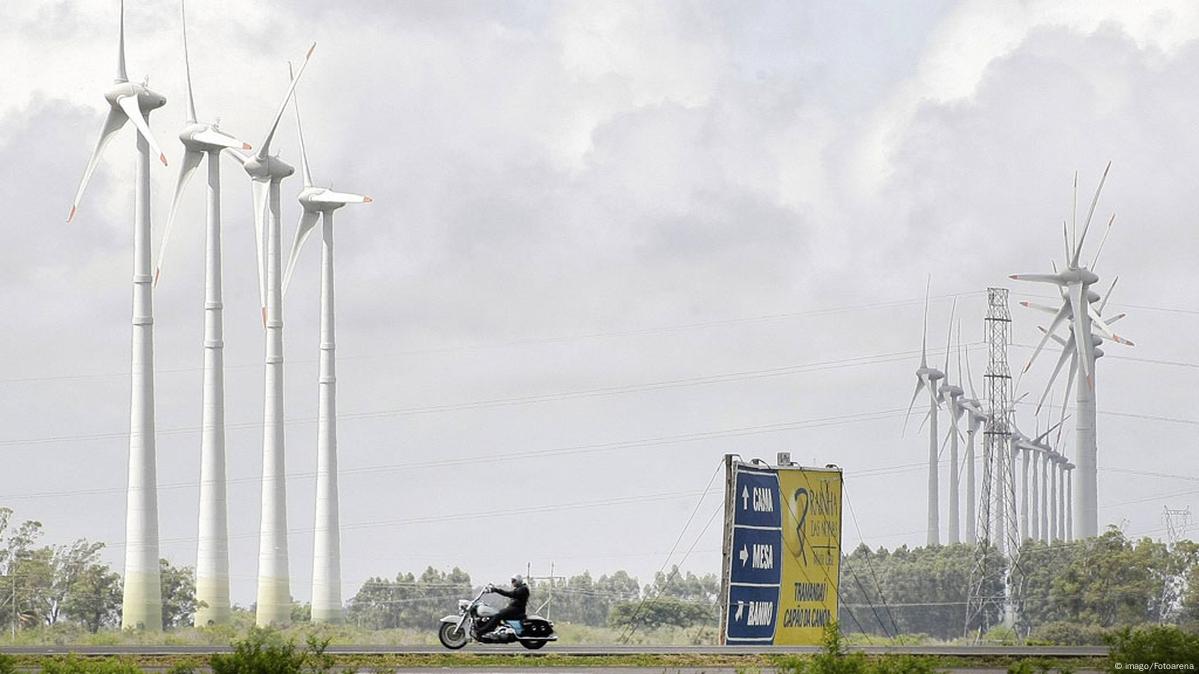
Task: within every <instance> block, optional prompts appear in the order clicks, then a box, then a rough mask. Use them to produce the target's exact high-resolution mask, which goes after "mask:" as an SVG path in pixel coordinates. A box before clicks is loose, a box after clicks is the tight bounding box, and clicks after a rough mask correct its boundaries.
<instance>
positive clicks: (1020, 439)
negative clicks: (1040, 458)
mask: <svg viewBox="0 0 1199 674" xmlns="http://www.w3.org/2000/svg"><path fill="white" fill-rule="evenodd" d="M1064 421H1065V420H1064V419H1063V420H1062V421H1059V422H1058V423H1056V424H1054V425H1053V426H1051V427H1050V428H1048V429H1047V430H1046V431H1045V432H1043V433H1041V434H1039V435H1037V437H1035V438H1030V437H1028V436H1026V435H1024V434H1023V433H1021V432H1020V430H1019V429H1016V428H1015V424H1013V430H1012V447H1013V450H1016V449H1019V450H1020V452H1021V458H1022V462H1021V478H1020V540H1021V541H1023V540H1026V539H1028V538H1033V539H1035V538H1037V529H1038V527H1037V522H1036V518H1037V502H1036V500H1037V482H1036V481H1037V475H1036V462H1037V455H1038V454H1040V453H1046V454H1047V453H1049V452H1052V451H1053V450H1051V449H1050V448H1049V445H1048V444H1046V439H1047V438H1048V437H1049V435H1050V434H1051V433H1053V431H1055V430H1057V428H1058V427H1059V426H1061V425H1062V423H1063V422H1064ZM1013 461H1014V458H1013ZM1030 466H1031V468H1032V489H1031V492H1030V489H1029V468H1030ZM1030 497H1031V498H1030ZM1030 513H1031V514H1030Z"/></svg>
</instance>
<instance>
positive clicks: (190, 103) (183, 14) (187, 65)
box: [179, 0, 196, 124]
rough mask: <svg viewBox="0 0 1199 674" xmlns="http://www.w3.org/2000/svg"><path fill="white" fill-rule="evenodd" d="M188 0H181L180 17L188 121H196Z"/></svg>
mask: <svg viewBox="0 0 1199 674" xmlns="http://www.w3.org/2000/svg"><path fill="white" fill-rule="evenodd" d="M186 4H187V2H186V0H179V19H180V21H181V23H182V24H183V72H184V74H185V75H186V76H187V121H189V122H192V123H193V124H194V123H195V121H196V99H195V96H194V95H193V94H192V66H191V61H190V59H189V58H188V55H187V7H186Z"/></svg>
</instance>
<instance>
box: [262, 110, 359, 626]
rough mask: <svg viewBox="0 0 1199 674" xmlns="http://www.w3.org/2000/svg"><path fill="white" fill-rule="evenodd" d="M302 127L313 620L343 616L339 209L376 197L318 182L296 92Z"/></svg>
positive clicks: (298, 242)
mask: <svg viewBox="0 0 1199 674" xmlns="http://www.w3.org/2000/svg"><path fill="white" fill-rule="evenodd" d="M292 105H293V106H294V107H295V112H296V132H297V133H298V134H299V138H300V167H301V170H302V172H303V174H304V189H303V190H302V191H301V192H300V196H299V201H300V206H302V207H303V209H304V214H303V215H302V216H301V217H300V225H299V228H298V229H297V230H296V239H295V242H294V243H293V244H292V247H291V255H290V256H289V257H288V260H287V272H286V274H284V276H283V292H284V293H285V294H286V292H287V287H288V285H290V283H291V275H292V274H293V273H294V272H295V268H296V259H297V257H298V256H299V254H300V249H301V247H302V246H303V245H304V242H305V241H307V240H308V235H309V234H311V233H312V230H313V228H314V227H316V221H317V218H321V219H322V220H323V222H322V223H321V240H322V245H321V325H320V330H321V342H320V350H321V355H320V373H319V376H318V380H317V381H318V387H319V403H318V404H319V407H320V409H319V411H318V413H317V449H316V452H317V469H316V471H317V472H316V527H315V544H314V546H313V563H312V622H314V623H339V622H341V621H342V602H341V535H340V525H339V519H338V498H337V370H336V362H335V359H334V348H335V346H334V337H335V331H334V313H333V211H335V210H337V209H339V208H341V207H342V206H345V205H346V204H369V203H371V198H370V197H367V196H362V195H360V194H349V193H346V192H334V191H333V190H329V189H326V188H324V187H317V186H316V185H314V184H313V181H312V172H311V170H310V168H309V167H310V164H309V163H308V151H307V149H306V148H305V146H304V130H303V128H301V126H300V101H299V97H298V96H296V97H294V99H293V101H292Z"/></svg>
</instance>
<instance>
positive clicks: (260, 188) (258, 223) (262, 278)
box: [250, 180, 271, 325]
mask: <svg viewBox="0 0 1199 674" xmlns="http://www.w3.org/2000/svg"><path fill="white" fill-rule="evenodd" d="M250 191H251V193H252V194H251V196H252V197H253V199H254V245H255V246H256V247H257V249H258V300H259V302H261V303H262V311H263V324H264V325H265V321H266V318H265V317H266V241H265V240H264V239H263V237H264V236H266V209H267V200H268V198H269V197H270V191H271V183H270V181H269V180H252V181H250Z"/></svg>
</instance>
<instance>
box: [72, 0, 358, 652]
mask: <svg viewBox="0 0 1199 674" xmlns="http://www.w3.org/2000/svg"><path fill="white" fill-rule="evenodd" d="M180 4H181V12H180V13H181V19H182V27H183V54H184V71H185V77H186V81H187V116H186V121H185V126H184V128H183V131H182V132H181V133H180V134H179V139H180V141H181V143H182V144H183V147H184V154H183V162H182V165H181V167H180V171H179V177H178V180H177V182H176V186H175V192H174V197H173V198H172V201H171V207H170V212H169V215H168V217H167V222H166V225H165V227H164V229H163V235H162V241H161V244H160V250H159V256H158V261H157V264H156V266H155V270H154V273H153V275H151V273H150V233H151V232H150V230H151V219H150V179H149V156H150V150H151V148H152V149H153V151H154V152H155V154H157V155H158V158H159V159H160V161H161V162H162V163H163V164H164V165H166V163H167V160H166V155H165V154H164V153H163V152H162V150H161V149H160V148H159V146H158V144H157V142H156V141H155V139H154V137H153V135H152V133H151V131H150V127H149V113H150V112H151V111H153V110H156V109H158V108H160V107H162V106H163V105H165V104H166V99H165V98H164V97H163V96H162V95H161V94H158V93H156V92H154V91H152V90H150V89H149V88H148V86H147V84H146V83H145V82H143V83H142V84H136V83H132V82H129V78H128V75H127V73H126V68H125V26H124V3H123V2H122V3H121V7H120V28H119V47H118V59H117V79H116V83H115V85H114V86H113V87H112V88H111V89H110V90H109V92H108V93H107V94H106V96H105V98H106V99H107V100H108V102H109V105H110V107H111V109H110V110H109V113H108V116H107V118H106V119H105V122H104V126H103V128H102V130H101V134H100V139H99V141H98V142H97V144H96V147H95V150H94V151H93V153H92V156H91V158H90V160H89V161H88V164H87V166H86V168H85V170H84V174H83V179H82V180H81V182H80V185H79V189H78V191H77V192H76V195H75V198H74V201H73V202H72V205H71V210H70V213H69V214H68V217H67V221H68V222H70V221H72V220H73V219H74V218H75V215H76V213H77V211H78V207H79V204H80V201H81V199H82V197H83V193H84V191H85V188H86V187H87V184H88V182H89V180H90V178H91V176H92V174H93V173H94V171H95V169H96V166H97V164H98V162H99V160H100V157H101V155H102V154H103V151H104V148H105V147H106V146H107V145H108V143H109V142H110V141H111V140H112V138H113V136H115V135H116V133H117V132H118V131H119V130H120V129H121V128H122V127H124V125H125V123H126V122H127V121H131V122H133V125H134V126H135V128H136V129H137V132H138V133H137V157H138V161H137V164H136V175H135V181H134V201H135V210H134V214H135V215H134V276H133V282H134V298H133V301H134V303H133V357H132V377H133V387H132V389H133V393H132V401H131V406H130V442H129V482H128V511H127V518H126V561H125V582H124V597H123V601H122V627H124V628H139V629H147V630H159V629H161V627H162V622H161V615H162V601H161V589H160V577H159V570H158V548H159V545H158V543H159V541H158V504H157V485H156V452H155V444H154V440H155V433H154V378H153V377H154V360H153V316H152V308H153V303H152V292H153V288H154V287H155V286H157V284H158V282H159V280H160V279H161V278H162V270H163V267H164V263H165V261H166V255H167V251H168V249H169V248H168V244H169V241H170V235H171V231H172V229H173V226H174V223H175V220H176V217H177V215H178V212H179V205H180V200H181V198H182V196H183V194H184V193H185V191H186V187H187V185H188V183H189V182H190V179H191V178H192V177H193V175H194V174H195V171H196V170H197V169H198V168H199V167H200V165H201V164H203V163H206V167H207V178H208V181H207V185H208V190H207V197H208V198H207V222H206V229H205V250H204V259H205V281H204V342H203V348H204V352H203V353H204V368H203V411H202V433H201V442H200V456H201V461H200V471H201V476H200V485H201V486H200V518H199V539H198V540H199V544H198V548H197V564H196V598H197V600H198V601H197V603H198V604H199V608H198V610H197V613H196V624H197V625H207V624H221V623H224V622H227V621H228V620H229V618H230V611H231V606H230V598H229V541H228V504H227V494H226V474H225V467H226V447H225V422H224V413H225V410H224V362H223V348H224V323H223V315H222V305H223V284H222V260H221V250H222V246H221V237H222V226H221V197H220V195H221V182H220V157H221V155H222V154H224V155H227V156H230V157H232V158H233V159H235V160H236V161H237V162H238V163H239V164H240V165H241V166H242V168H243V170H244V171H245V173H246V175H247V176H248V177H249V179H250V181H251V193H252V201H253V217H254V241H255V248H256V258H257V271H258V293H259V300H260V304H261V307H262V312H261V313H262V325H263V329H264V336H265V345H264V350H265V371H264V392H265V395H264V414H263V416H264V427H263V441H262V462H263V470H262V515H261V521H260V532H259V562H258V596H257V615H256V621H257V623H258V624H259V625H263V626H265V625H270V624H284V623H287V622H288V621H289V620H290V613H291V603H292V600H291V587H290V575H289V567H288V553H287V549H288V546H287V512H286V509H287V508H286V507H287V499H286V464H285V453H284V444H283V423H284V407H283V376H284V370H283V365H284V364H283V292H284V286H285V283H286V281H285V275H284V268H283V261H282V244H281V241H282V233H281V227H280V219H281V209H280V200H281V197H280V185H281V182H282V181H283V180H284V179H285V178H287V177H289V176H291V175H292V174H293V173H294V172H295V169H294V168H293V167H292V166H290V165H289V164H287V163H286V162H284V161H283V160H282V159H280V158H279V156H278V154H275V155H271V154H270V148H271V142H272V139H273V138H274V136H275V133H276V131H277V129H278V127H279V123H280V121H281V119H282V117H283V114H284V112H285V111H286V109H287V105H288V103H289V102H290V101H293V100H294V95H295V90H296V86H297V85H298V84H299V81H300V77H301V75H302V74H303V72H304V69H305V68H306V67H307V65H308V62H309V59H310V58H311V56H312V53H313V51H314V49H315V48H316V45H315V44H313V45H312V47H310V48H309V49H308V51H307V53H306V54H305V55H304V60H303V62H302V63H301V64H300V67H299V69H298V70H297V71H296V72H295V73H294V74H292V73H291V66H290V65H289V66H288V69H289V75H290V76H291V82H290V85H289V87H288V89H287V91H286V93H285V95H284V96H283V100H282V102H281V103H280V104H279V106H278V109H277V111H276V113H275V115H274V117H273V120H272V122H271V125H270V127H269V128H268V130H267V132H266V134H265V137H264V139H263V141H262V143H261V144H259V146H258V149H257V152H254V153H248V154H243V152H242V151H250V150H251V149H252V148H251V146H250V145H249V144H247V143H244V142H242V141H241V140H239V139H237V138H235V137H234V136H232V135H230V134H228V133H225V132H224V131H222V130H221V129H220V128H219V125H218V124H217V123H215V122H213V123H206V122H200V121H198V116H197V114H196V107H195V96H194V93H193V89H192V80H191V63H190V55H189V53H188V43H187V24H186V9H185V7H184V6H183V3H182V2H181V3H180ZM299 124H300V119H299V108H298V103H297V104H296V125H297V131H298V132H299V133H300V143H301V160H302V167H303V175H304V189H303V191H302V192H301V193H300V195H299V202H300V205H301V207H302V210H303V216H302V217H301V220H300V224H299V228H298V231H297V234H296V240H295V243H294V245H293V247H292V253H291V256H290V259H289V261H288V263H287V271H286V279H287V280H290V278H291V275H292V274H293V273H294V270H295V266H296V264H297V257H298V253H299V251H300V248H301V247H302V245H303V242H304V241H305V240H306V239H307V237H308V235H309V233H310V232H311V230H312V228H313V227H314V226H315V224H316V220H317V218H318V217H323V218H324V223H323V224H324V260H323V264H322V276H321V346H320V348H321V361H320V362H321V365H320V377H319V381H318V386H319V391H320V410H321V413H320V422H319V426H318V479H317V490H318V503H317V512H316V520H317V524H316V527H315V532H316V533H315V536H316V551H315V555H314V573H313V616H312V617H313V620H314V621H316V622H337V621H340V619H341V617H342V616H341V611H342V606H341V596H340V587H341V578H340V541H339V539H338V533H337V532H338V508H337V475H336V473H337V458H336V430H335V426H334V418H335V415H336V400H335V396H336V390H335V374H334V357H333V335H334V331H333V262H332V250H333V248H332V246H333V232H332V227H333V218H332V212H333V210H335V209H336V208H339V207H340V206H342V205H345V204H347V203H367V202H370V201H371V200H370V198H369V197H363V196H359V195H353V194H346V193H340V192H333V191H331V190H327V189H323V188H319V187H316V186H314V184H313V180H312V176H311V173H310V171H309V163H308V158H307V153H306V150H305V148H304V145H303V133H302V131H301V130H300V129H299ZM205 160H206V161H205Z"/></svg>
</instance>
